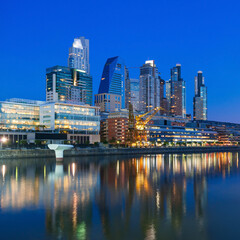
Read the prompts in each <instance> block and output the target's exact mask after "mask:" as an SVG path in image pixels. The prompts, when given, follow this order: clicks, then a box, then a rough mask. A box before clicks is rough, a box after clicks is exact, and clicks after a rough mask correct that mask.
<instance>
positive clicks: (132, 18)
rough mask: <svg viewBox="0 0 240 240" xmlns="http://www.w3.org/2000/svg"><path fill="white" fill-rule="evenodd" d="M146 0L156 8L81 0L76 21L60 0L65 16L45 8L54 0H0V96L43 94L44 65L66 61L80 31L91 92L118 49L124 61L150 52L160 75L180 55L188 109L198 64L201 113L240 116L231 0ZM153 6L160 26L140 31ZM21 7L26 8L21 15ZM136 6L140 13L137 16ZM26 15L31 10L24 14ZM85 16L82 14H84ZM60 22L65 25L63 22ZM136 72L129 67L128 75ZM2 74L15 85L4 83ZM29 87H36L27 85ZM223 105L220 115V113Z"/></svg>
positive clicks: (220, 117)
mask: <svg viewBox="0 0 240 240" xmlns="http://www.w3.org/2000/svg"><path fill="white" fill-rule="evenodd" d="M153 2H154V4H155V5H156V8H155V9H152V8H149V7H148V6H146V7H145V8H143V7H141V6H140V5H141V4H140V3H139V6H138V11H130V12H131V15H130V14H129V13H127V12H124V13H123V14H120V13H122V11H121V10H123V6H118V8H117V9H114V11H113V12H110V11H109V12H110V13H108V10H110V9H112V8H113V7H114V6H115V7H116V5H115V4H114V3H110V2H109V1H106V2H103V3H101V4H100V3H99V4H97V7H96V6H95V7H96V9H97V11H96V10H93V11H92V10H91V8H92V6H91V5H92V2H91V3H86V2H82V3H81V4H82V5H81V9H84V16H83V17H82V23H81V26H80V27H79V26H78V25H79V21H74V20H76V17H77V14H73V13H72V12H71V11H69V9H70V5H71V4H69V5H68V4H65V6H64V7H63V6H61V4H59V6H58V7H57V9H58V10H59V11H58V12H57V13H56V14H57V16H58V15H59V16H60V15H61V14H63V12H68V11H69V12H71V16H70V15H67V16H70V18H69V19H67V20H66V18H65V19H61V18H59V17H56V16H51V14H50V12H51V9H53V7H55V5H56V2H54V1H53V2H52V3H51V4H50V5H49V8H48V9H46V10H45V8H44V5H45V4H44V2H43V4H42V3H41V4H40V3H39V4H38V5H37V6H35V7H34V8H33V6H32V5H31V4H30V5H29V4H28V3H27V2H25V1H23V2H22V3H21V5H19V4H18V3H17V2H15V6H16V7H15V8H14V9H12V7H11V6H10V4H9V3H4V4H3V9H4V11H3V14H2V16H1V30H2V36H3V38H2V39H1V44H0V45H1V49H0V50H1V58H0V64H1V66H2V91H1V99H2V100H4V99H6V98H11V97H21V98H29V99H40V100H44V96H45V87H44V85H43V82H44V78H45V76H44V75H45V69H46V68H47V67H49V66H55V65H56V64H58V65H63V66H67V56H68V48H69V46H71V44H72V42H73V38H74V37H78V36H85V37H86V38H87V39H90V45H91V49H90V65H91V74H92V75H93V84H94V94H95V93H97V88H98V86H99V82H100V76H101V72H102V68H103V66H104V62H105V61H106V59H107V58H109V57H111V56H118V55H120V56H121V57H122V58H123V59H125V61H126V65H127V66H129V67H136V66H141V65H142V63H143V62H144V61H145V60H147V59H154V60H155V61H156V65H157V66H158V68H159V71H160V72H161V77H162V78H163V79H164V80H168V78H169V69H170V68H171V67H172V66H174V65H175V64H176V63H181V64H182V67H183V73H182V75H183V78H184V80H185V81H186V88H187V113H193V112H192V99H193V97H194V76H195V74H196V72H197V71H199V70H201V71H203V72H204V75H205V77H206V81H207V87H208V119H209V120H219V121H229V122H240V118H239V114H238V112H237V111H235V109H237V105H236V104H237V103H238V101H239V100H240V97H239V94H238V87H239V83H238V82H239V81H238V74H237V64H238V59H239V57H238V56H239V55H240V54H239V48H238V42H239V38H240V36H239V34H238V33H237V32H236V29H237V27H238V23H239V20H238V19H236V16H238V15H237V14H238V13H237V10H236V9H237V7H234V8H233V7H231V6H225V4H224V2H223V1H220V2H219V1H218V5H217V6H218V7H217V9H216V11H214V10H215V1H213V2H211V3H207V2H205V1H203V2H202V3H201V4H198V3H193V2H190V1H185V2H184V3H182V4H178V3H175V2H168V3H167V2H155V1H153ZM75 4H77V2H76V3H75ZM150 5H151V4H150ZM233 5H234V4H233ZM236 5H237V6H238V5H239V3H237V2H236V4H235V5H234V6H236ZM77 6H80V5H78V4H77ZM128 7H129V9H130V10H134V7H135V4H134V3H133V2H129V3H128ZM170 7H171V11H170V10H169V9H170ZM76 9H77V7H76ZM150 9H151V12H150ZM158 9H161V10H162V13H161V14H162V17H161V18H159V19H157V18H156V17H154V21H153V24H152V26H150V29H154V28H156V27H157V26H158V28H157V29H159V31H155V32H154V33H153V36H149V35H147V36H144V34H143V32H142V31H141V29H143V27H146V26H147V21H145V20H146V19H147V18H149V17H150V16H153V15H154V14H155V13H156V12H158ZM71 10H72V5H71ZM85 10H86V11H85ZM180 10H181V11H180ZM196 10H198V11H201V12H202V14H201V16H203V15H204V16H205V17H204V19H203V18H202V17H200V16H195V14H194V12H195V11H196ZM73 11H74V12H75V11H76V10H75V9H74V10H73ZM91 11H92V12H91ZM20 12H21V13H26V14H21V15H20V14H19V13H20ZM100 12H101V15H102V13H103V12H104V13H106V14H105V15H104V17H102V18H101V19H99V18H98V16H99V14H100ZM113 13H115V18H113V21H112V23H109V24H108V25H106V24H104V22H105V21H106V19H108V18H109V17H110V16H112V14H113ZM174 13H175V15H174ZM180 13H181V16H183V15H185V17H183V18H181V19H180V20H179V22H177V23H178V24H179V26H180V27H179V29H177V30H176V31H172V27H173V26H176V19H179V18H178V16H179V14H180ZM143 14H144V16H145V17H144V18H143V19H141V17H142V16H143ZM25 15H26V16H27V17H28V18H31V21H30V22H28V21H27V18H26V16H25ZM75 15H76V16H75ZM94 15H96V16H94ZM24 16H25V17H24ZM86 16H88V17H87V18H86V19H84V18H85V17H86ZM140 16H141V17H140ZM166 16H168V18H166ZM222 16H224V17H222ZM96 19H98V21H96ZM189 19H194V20H193V21H189ZM39 20H41V21H39ZM70 22H71V24H70ZM56 23H59V24H56ZM63 24H64V26H65V25H67V26H68V27H66V28H63V27H62V26H63ZM103 24H104V25H103ZM53 25H54V26H55V27H54V28H53V27H52V26H53ZM103 26H104V28H103ZM113 26H115V27H113ZM127 26H128V28H127ZM60 29H61V31H60ZM16 36H18V39H17V40H16ZM46 36H47V37H46ZM56 39H57V40H56ZM139 49H141V51H139ZM36 56H37V58H36ZM33 59H34V61H33ZM26 68H27V69H28V71H26V70H25V69H26ZM9 73H11V74H9ZM136 77H137V76H136V75H132V76H131V75H130V78H136ZM9 82H11V83H12V84H13V86H15V87H14V88H12V87H10V86H9ZM226 82H227V83H228V84H226ZM216 83H217V87H216ZM233 86H234V87H233ZM34 88H36V89H37V91H34ZM216 89H217V91H216ZM223 111H224V112H225V114H224V115H222V114H221V113H222V112H223Z"/></svg>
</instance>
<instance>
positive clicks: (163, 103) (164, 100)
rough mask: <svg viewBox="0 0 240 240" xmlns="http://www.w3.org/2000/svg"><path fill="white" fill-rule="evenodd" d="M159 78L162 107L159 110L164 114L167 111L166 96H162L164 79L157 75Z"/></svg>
mask: <svg viewBox="0 0 240 240" xmlns="http://www.w3.org/2000/svg"><path fill="white" fill-rule="evenodd" d="M159 80H160V107H161V108H162V109H161V110H160V114H161V115H166V114H167V113H168V102H167V98H166V97H164V85H165V81H164V80H163V79H162V78H161V77H160V76H159Z"/></svg>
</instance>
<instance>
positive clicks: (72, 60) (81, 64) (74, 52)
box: [68, 37, 90, 75]
mask: <svg viewBox="0 0 240 240" xmlns="http://www.w3.org/2000/svg"><path fill="white" fill-rule="evenodd" d="M68 67H69V68H75V69H79V70H83V71H85V72H86V73H87V74H88V75H89V74H90V65H89V40H88V39H85V37H79V38H75V39H74V42H73V44H72V47H70V48H69V57H68Z"/></svg>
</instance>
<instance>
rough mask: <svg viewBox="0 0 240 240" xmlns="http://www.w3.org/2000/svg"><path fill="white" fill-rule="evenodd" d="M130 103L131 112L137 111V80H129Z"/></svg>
mask: <svg viewBox="0 0 240 240" xmlns="http://www.w3.org/2000/svg"><path fill="white" fill-rule="evenodd" d="M130 101H131V104H132V106H133V111H139V79H134V78H130Z"/></svg>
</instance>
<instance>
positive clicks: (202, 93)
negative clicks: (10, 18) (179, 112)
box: [193, 71, 207, 120]
mask: <svg viewBox="0 0 240 240" xmlns="http://www.w3.org/2000/svg"><path fill="white" fill-rule="evenodd" d="M193 118H194V120H207V87H206V86H205V85H204V77H203V75H202V71H198V75H197V76H196V77H195V96H194V98H193Z"/></svg>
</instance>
